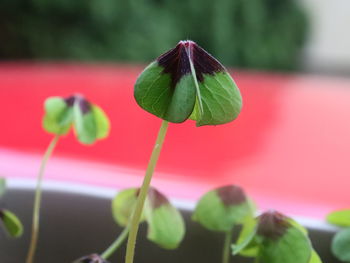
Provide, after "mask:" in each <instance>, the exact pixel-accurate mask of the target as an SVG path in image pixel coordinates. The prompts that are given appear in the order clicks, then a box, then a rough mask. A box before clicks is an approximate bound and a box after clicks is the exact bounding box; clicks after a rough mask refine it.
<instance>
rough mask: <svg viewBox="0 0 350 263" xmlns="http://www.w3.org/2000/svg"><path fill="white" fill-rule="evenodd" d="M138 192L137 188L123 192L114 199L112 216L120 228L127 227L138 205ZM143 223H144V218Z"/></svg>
mask: <svg viewBox="0 0 350 263" xmlns="http://www.w3.org/2000/svg"><path fill="white" fill-rule="evenodd" d="M137 192H138V190H137V189H136V188H130V189H126V190H122V191H120V192H119V193H118V194H117V195H116V197H115V198H114V199H113V201H112V214H113V217H114V220H115V221H116V222H117V224H119V225H120V226H123V227H125V226H127V224H128V222H129V219H130V218H131V215H132V213H133V210H134V208H135V205H136V201H137ZM141 221H144V216H143V217H142V220H141Z"/></svg>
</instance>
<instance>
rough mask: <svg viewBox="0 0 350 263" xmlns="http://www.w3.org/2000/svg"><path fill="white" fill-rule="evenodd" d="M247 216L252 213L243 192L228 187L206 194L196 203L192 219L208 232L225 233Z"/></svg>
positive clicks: (233, 186)
mask: <svg viewBox="0 0 350 263" xmlns="http://www.w3.org/2000/svg"><path fill="white" fill-rule="evenodd" d="M249 216H250V217H252V216H253V211H252V210H251V204H250V202H249V200H248V199H247V198H246V196H245V193H244V191H243V190H242V189H241V188H240V187H238V186H235V185H228V186H224V187H220V188H217V189H215V190H212V191H209V192H208V193H206V194H205V195H204V196H203V197H202V198H201V199H200V200H199V201H198V203H197V205H196V208H195V211H194V213H193V215H192V219H193V220H194V221H197V222H199V223H200V224H201V225H202V226H204V227H206V228H207V229H209V230H213V231H222V232H227V231H229V230H231V229H232V228H233V227H234V225H236V224H242V223H243V222H244V220H245V219H246V218H247V217H249Z"/></svg>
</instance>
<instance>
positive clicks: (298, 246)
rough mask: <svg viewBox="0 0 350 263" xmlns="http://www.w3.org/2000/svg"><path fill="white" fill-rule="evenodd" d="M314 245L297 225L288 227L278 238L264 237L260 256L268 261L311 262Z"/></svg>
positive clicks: (275, 262)
mask: <svg viewBox="0 0 350 263" xmlns="http://www.w3.org/2000/svg"><path fill="white" fill-rule="evenodd" d="M311 253H312V247H311V244H310V241H309V239H308V238H307V236H305V234H304V233H302V232H301V231H300V230H299V229H298V228H296V227H293V226H291V227H288V229H287V230H286V232H285V233H284V234H283V236H281V237H280V238H278V239H271V238H264V240H263V242H262V244H261V248H260V250H259V255H258V258H259V259H260V260H261V262H268V263H281V262H283V263H295V262H298V263H309V261H310V258H311Z"/></svg>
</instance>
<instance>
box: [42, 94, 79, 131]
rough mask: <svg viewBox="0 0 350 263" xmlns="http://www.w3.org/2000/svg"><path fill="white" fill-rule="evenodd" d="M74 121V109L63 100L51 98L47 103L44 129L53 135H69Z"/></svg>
mask: <svg viewBox="0 0 350 263" xmlns="http://www.w3.org/2000/svg"><path fill="white" fill-rule="evenodd" d="M72 121H73V112H72V109H71V108H69V107H68V106H67V103H66V102H65V101H64V99H63V98H60V97H51V98H48V99H47V100H46V101H45V116H44V119H43V126H44V129H45V130H46V131H47V132H49V133H53V134H57V135H64V134H67V133H68V131H69V129H70V127H71V124H72Z"/></svg>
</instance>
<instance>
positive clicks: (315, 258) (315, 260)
mask: <svg viewBox="0 0 350 263" xmlns="http://www.w3.org/2000/svg"><path fill="white" fill-rule="evenodd" d="M309 263H322V260H321V258H320V256H319V255H318V254H317V252H316V251H315V250H312V253H311V258H310V261H309Z"/></svg>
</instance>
